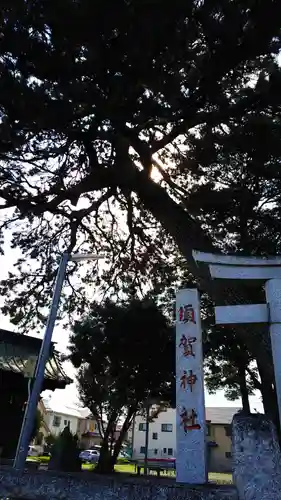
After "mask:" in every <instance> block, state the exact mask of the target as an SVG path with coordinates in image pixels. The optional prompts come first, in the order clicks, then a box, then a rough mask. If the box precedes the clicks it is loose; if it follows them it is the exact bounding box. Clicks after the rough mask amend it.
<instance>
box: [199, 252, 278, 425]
mask: <svg viewBox="0 0 281 500" xmlns="http://www.w3.org/2000/svg"><path fill="white" fill-rule="evenodd" d="M193 258H194V260H195V261H196V262H201V263H205V264H208V266H209V269H210V274H211V276H212V278H213V279H224V280H241V279H243V280H257V283H259V282H260V286H262V285H263V284H265V296H266V304H244V305H228V306H219V307H216V308H215V316H216V323H217V324H235V323H240V324H241V323H268V324H269V329H270V336H271V347H272V358H273V364H274V374H275V386H276V392H277V399H278V408H279V416H280V420H281V363H280V360H281V258H280V257H271V258H263V257H239V256H238V257H237V256H231V255H215V254H207V253H202V252H197V251H194V252H193Z"/></svg>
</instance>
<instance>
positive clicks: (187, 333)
mask: <svg viewBox="0 0 281 500" xmlns="http://www.w3.org/2000/svg"><path fill="white" fill-rule="evenodd" d="M176 314H177V322H176V391H177V393H176V402H177V420H176V422H177V423H176V425H177V429H176V430H177V454H176V474H177V482H180V483H189V484H204V483H206V482H207V464H206V423H205V401H204V381H203V353H202V329H201V320H200V301H199V295H198V291H197V290H196V289H185V290H180V291H179V292H178V293H177V297H176Z"/></svg>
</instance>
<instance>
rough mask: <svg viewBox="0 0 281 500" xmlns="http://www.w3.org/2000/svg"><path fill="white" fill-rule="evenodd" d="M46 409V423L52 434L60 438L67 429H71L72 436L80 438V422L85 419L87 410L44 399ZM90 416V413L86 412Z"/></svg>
mask: <svg viewBox="0 0 281 500" xmlns="http://www.w3.org/2000/svg"><path fill="white" fill-rule="evenodd" d="M44 406H45V409H46V413H45V421H46V424H47V426H48V428H49V430H50V433H51V434H54V435H55V436H58V435H59V434H60V433H61V432H62V431H63V429H64V428H65V427H69V430H70V432H71V433H72V434H77V435H78V437H80V435H81V434H80V426H81V424H80V420H84V419H85V410H80V409H79V408H77V407H72V406H67V405H64V404H58V403H57V402H54V401H53V400H52V399H44ZM86 413H87V414H89V411H88V410H86Z"/></svg>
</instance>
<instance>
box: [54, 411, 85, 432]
mask: <svg viewBox="0 0 281 500" xmlns="http://www.w3.org/2000/svg"><path fill="white" fill-rule="evenodd" d="M54 419H57V420H59V422H60V423H59V426H55V425H54ZM47 420H48V421H47V423H48V426H49V429H50V432H51V433H52V434H55V435H56V436H57V435H58V434H60V433H61V432H62V431H63V429H64V428H65V427H66V425H68V422H69V429H70V432H71V433H72V434H76V433H77V430H78V422H79V419H78V417H75V416H73V415H67V414H64V413H58V412H54V411H48V413H47Z"/></svg>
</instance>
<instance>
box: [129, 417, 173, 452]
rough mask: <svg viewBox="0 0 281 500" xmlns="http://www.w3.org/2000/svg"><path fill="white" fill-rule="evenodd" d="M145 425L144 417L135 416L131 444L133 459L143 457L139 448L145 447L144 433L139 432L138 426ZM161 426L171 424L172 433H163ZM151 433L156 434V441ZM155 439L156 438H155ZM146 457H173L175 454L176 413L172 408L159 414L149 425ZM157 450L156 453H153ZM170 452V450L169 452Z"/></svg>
mask: <svg viewBox="0 0 281 500" xmlns="http://www.w3.org/2000/svg"><path fill="white" fill-rule="evenodd" d="M141 423H144V424H145V417H141V416H137V417H136V419H135V432H134V433H133V435H134V442H133V443H132V444H133V457H134V458H141V457H144V453H141V447H142V446H143V447H144V446H145V431H140V430H139V424H141ZM162 424H172V432H164V431H163V430H162ZM153 433H157V439H153ZM155 437H156V436H155ZM168 448H170V449H172V455H168ZM148 450H149V451H148V455H149V456H153V457H155V458H156V457H168V456H173V457H175V454H176V411H175V410H174V409H173V408H169V409H167V411H164V412H161V413H160V414H159V415H158V417H157V418H156V419H155V420H154V422H152V423H150V424H149V441H148ZM156 450H157V453H155V451H156ZM170 451H171V450H170Z"/></svg>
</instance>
